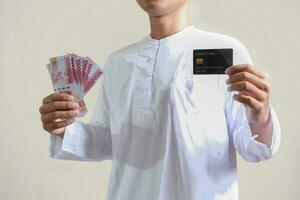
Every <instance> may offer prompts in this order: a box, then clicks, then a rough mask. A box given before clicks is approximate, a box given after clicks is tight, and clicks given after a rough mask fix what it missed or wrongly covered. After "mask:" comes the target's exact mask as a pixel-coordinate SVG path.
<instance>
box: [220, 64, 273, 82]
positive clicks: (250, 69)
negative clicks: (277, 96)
mask: <svg viewBox="0 0 300 200" xmlns="http://www.w3.org/2000/svg"><path fill="white" fill-rule="evenodd" d="M242 71H247V72H249V73H252V74H254V75H256V76H258V77H260V78H262V79H268V78H269V75H267V74H266V73H263V72H261V71H259V70H258V69H257V68H256V67H253V66H251V65H249V64H242V65H233V66H230V67H228V68H227V69H226V70H225V73H226V74H228V75H231V74H235V73H238V72H242Z"/></svg>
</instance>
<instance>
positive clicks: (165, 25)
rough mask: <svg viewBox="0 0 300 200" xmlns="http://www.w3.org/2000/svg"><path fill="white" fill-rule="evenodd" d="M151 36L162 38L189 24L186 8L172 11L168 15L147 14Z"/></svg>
mask: <svg viewBox="0 0 300 200" xmlns="http://www.w3.org/2000/svg"><path fill="white" fill-rule="evenodd" d="M149 19H150V28H151V33H150V35H151V37H152V38H154V39H158V40H159V39H162V38H164V37H168V36H170V35H172V34H174V33H177V32H178V31H180V30H181V29H183V28H185V27H187V26H190V25H191V22H190V18H189V16H188V12H187V8H182V9H181V10H177V11H174V12H172V13H170V14H168V15H163V16H158V17H157V16H149Z"/></svg>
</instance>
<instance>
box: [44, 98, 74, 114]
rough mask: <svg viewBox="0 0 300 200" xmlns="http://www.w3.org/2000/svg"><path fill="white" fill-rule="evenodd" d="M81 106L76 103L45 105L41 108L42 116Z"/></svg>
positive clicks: (56, 102)
mask: <svg viewBox="0 0 300 200" xmlns="http://www.w3.org/2000/svg"><path fill="white" fill-rule="evenodd" d="M78 107H79V105H78V103H77V102H75V101H71V102H70V101H53V102H51V103H48V104H44V105H43V106H42V107H41V108H40V113H41V114H47V113H50V112H53V111H59V110H71V109H76V108H78Z"/></svg>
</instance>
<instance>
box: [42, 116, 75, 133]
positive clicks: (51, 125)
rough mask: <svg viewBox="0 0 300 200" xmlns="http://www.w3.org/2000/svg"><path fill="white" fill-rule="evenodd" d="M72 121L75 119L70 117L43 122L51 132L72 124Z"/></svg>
mask: <svg viewBox="0 0 300 200" xmlns="http://www.w3.org/2000/svg"><path fill="white" fill-rule="evenodd" d="M74 121H75V119H74V118H71V119H67V120H64V121H61V122H52V123H46V124H45V129H46V130H47V131H49V132H52V131H54V130H56V129H59V128H63V127H66V126H68V125H70V124H72V123H73V122H74Z"/></svg>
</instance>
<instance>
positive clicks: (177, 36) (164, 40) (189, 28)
mask: <svg viewBox="0 0 300 200" xmlns="http://www.w3.org/2000/svg"><path fill="white" fill-rule="evenodd" d="M193 30H195V27H194V26H193V25H189V26H187V27H185V28H183V29H181V30H180V31H178V32H176V33H174V34H172V35H169V36H167V37H164V38H161V39H154V38H152V37H151V35H150V34H148V35H147V36H146V37H145V38H144V41H145V42H151V43H155V44H156V43H169V42H172V41H174V40H178V39H181V38H182V37H184V36H185V35H187V34H188V33H190V32H192V31H193Z"/></svg>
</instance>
